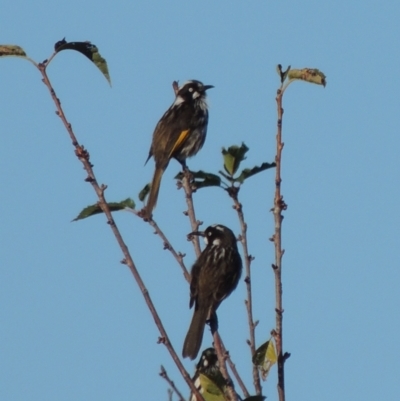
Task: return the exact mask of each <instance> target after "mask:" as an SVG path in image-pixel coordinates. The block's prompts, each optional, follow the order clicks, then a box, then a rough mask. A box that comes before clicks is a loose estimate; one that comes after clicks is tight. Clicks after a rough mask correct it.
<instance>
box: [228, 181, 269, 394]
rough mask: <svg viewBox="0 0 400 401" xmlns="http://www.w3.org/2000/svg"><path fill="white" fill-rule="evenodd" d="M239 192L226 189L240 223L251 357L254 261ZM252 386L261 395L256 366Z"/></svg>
mask: <svg viewBox="0 0 400 401" xmlns="http://www.w3.org/2000/svg"><path fill="white" fill-rule="evenodd" d="M239 190H240V187H234V186H232V187H230V188H229V189H228V193H229V195H230V197H231V198H232V199H233V202H234V206H233V208H234V209H235V210H236V212H237V214H238V218H239V222H240V228H241V235H240V242H241V243H242V247H243V255H244V265H245V268H246V278H245V280H244V281H245V283H246V290H247V299H246V301H245V305H246V309H247V320H248V324H249V332H250V340H249V342H248V344H249V346H250V352H251V356H253V355H254V354H255V353H256V335H255V328H256V326H257V323H255V322H254V320H253V302H252V293H251V262H252V260H253V259H254V258H253V257H252V256H251V255H250V254H249V250H248V246H247V223H246V221H245V219H244V213H243V206H242V204H241V203H240V202H239ZM253 384H254V388H255V390H256V394H257V395H261V394H262V389H261V382H260V374H259V371H258V368H257V366H255V365H254V364H253Z"/></svg>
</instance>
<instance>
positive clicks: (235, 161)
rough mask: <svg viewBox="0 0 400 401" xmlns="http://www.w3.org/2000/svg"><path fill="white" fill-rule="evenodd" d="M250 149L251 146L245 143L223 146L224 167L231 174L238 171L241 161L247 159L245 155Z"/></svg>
mask: <svg viewBox="0 0 400 401" xmlns="http://www.w3.org/2000/svg"><path fill="white" fill-rule="evenodd" d="M248 150H249V148H248V147H247V146H246V145H245V144H244V143H242V145H241V146H237V145H233V146H230V147H229V148H228V149H225V148H222V155H223V158H224V168H225V171H226V172H227V173H228V174H229V175H230V176H233V175H234V174H235V173H236V171H237V169H238V168H239V166H240V163H241V162H242V161H243V160H244V159H246V157H245V155H246V153H247V151H248Z"/></svg>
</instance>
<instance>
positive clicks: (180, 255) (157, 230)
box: [132, 210, 190, 283]
mask: <svg viewBox="0 0 400 401" xmlns="http://www.w3.org/2000/svg"><path fill="white" fill-rule="evenodd" d="M132 212H133V213H134V214H135V215H136V216H139V217H140V218H142V214H141V211H136V210H133V211H132ZM146 221H147V223H149V224H150V225H151V226H152V227H153V228H154V230H155V233H156V234H157V235H158V236H159V237H160V238H161V239H162V241H163V244H164V249H167V250H168V251H170V252H171V253H172V256H173V257H174V258H175V259H176V261H177V262H178V264H179V266H180V267H181V269H182V273H183V275H184V276H185V279H186V281H187V282H188V283H190V273H189V272H188V270H187V269H186V266H185V264H184V263H183V258H184V257H185V254H183V253H181V252H177V251H176V250H175V248H174V247H173V246H172V244H171V242H170V241H169V239H168V238H167V236H166V235H165V234H164V232H163V231H162V230H161V228H160V227H159V226H158V224H157V223H156V222H155V220H153V218H152V217H150V218H148V217H146Z"/></svg>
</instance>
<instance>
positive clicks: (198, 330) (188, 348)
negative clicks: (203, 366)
mask: <svg viewBox="0 0 400 401" xmlns="http://www.w3.org/2000/svg"><path fill="white" fill-rule="evenodd" d="M207 314H208V309H207V308H199V309H197V310H195V311H194V314H193V318H192V322H191V323H190V327H189V330H188V332H187V334H186V338H185V342H184V343H183V350H182V356H183V357H184V358H186V357H189V358H190V359H195V358H196V356H197V354H198V353H199V350H200V347H201V342H202V340H203V333H204V326H205V324H206V320H207Z"/></svg>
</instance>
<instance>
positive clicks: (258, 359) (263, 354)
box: [253, 339, 278, 380]
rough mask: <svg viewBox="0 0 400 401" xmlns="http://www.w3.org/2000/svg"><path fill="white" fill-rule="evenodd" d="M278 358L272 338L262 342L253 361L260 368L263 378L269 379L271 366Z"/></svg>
mask: <svg viewBox="0 0 400 401" xmlns="http://www.w3.org/2000/svg"><path fill="white" fill-rule="evenodd" d="M277 360H278V358H277V356H276V351H275V346H274V342H273V341H272V339H269V340H268V341H267V342H265V343H264V344H262V345H261V346H260V347H259V348H258V349H257V351H256V353H255V354H254V355H253V363H254V365H256V366H257V367H258V368H259V369H260V372H261V377H262V379H263V380H266V379H267V376H268V373H269V370H270V369H271V366H272V365H274V364H275V363H276V361H277Z"/></svg>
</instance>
